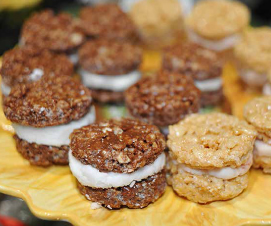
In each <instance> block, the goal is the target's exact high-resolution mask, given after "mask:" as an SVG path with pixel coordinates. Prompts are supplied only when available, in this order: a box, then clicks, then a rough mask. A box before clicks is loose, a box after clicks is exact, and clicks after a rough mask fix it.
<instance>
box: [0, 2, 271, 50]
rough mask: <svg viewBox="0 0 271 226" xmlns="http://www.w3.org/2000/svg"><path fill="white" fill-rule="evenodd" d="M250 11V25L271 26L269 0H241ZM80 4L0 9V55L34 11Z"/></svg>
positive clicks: (68, 8)
mask: <svg viewBox="0 0 271 226" xmlns="http://www.w3.org/2000/svg"><path fill="white" fill-rule="evenodd" d="M0 1H1V0H0ZM242 2H244V3H245V4H246V5H247V6H248V7H249V8H250V9H251V11H252V24H251V25H252V26H262V25H268V26H271V1H270V0H242ZM81 6H82V4H81V3H79V2H78V1H76V0H43V1H41V3H39V4H38V5H36V6H32V7H25V8H23V9H20V10H16V11H12V10H2V11H1V10H0V55H2V54H3V52H4V51H6V50H8V49H10V48H12V47H13V46H14V45H16V44H17V42H18V37H19V34H20V27H21V25H22V23H23V21H24V20H25V19H26V18H27V17H28V16H29V15H30V14H31V13H32V12H34V11H37V10H41V9H44V8H52V9H54V10H55V11H56V12H58V11H62V10H64V11H67V12H70V13H72V14H73V15H76V14H77V12H78V9H79V8H80V7H81Z"/></svg>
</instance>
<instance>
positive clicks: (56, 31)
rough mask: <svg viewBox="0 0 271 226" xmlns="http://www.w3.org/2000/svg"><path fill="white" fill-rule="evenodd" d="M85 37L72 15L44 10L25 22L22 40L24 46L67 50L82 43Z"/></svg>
mask: <svg viewBox="0 0 271 226" xmlns="http://www.w3.org/2000/svg"><path fill="white" fill-rule="evenodd" d="M84 39H85V38H84V35H83V34H82V32H81V31H80V28H79V25H78V22H77V21H76V20H75V19H73V18H72V16H71V15H69V14H67V13H60V14H58V15H55V14H54V12H53V11H52V10H44V11H42V12H37V13H35V14H33V15H32V16H31V17H30V18H29V19H28V20H27V21H26V22H25V23H24V25H23V28H22V31H21V40H20V42H21V44H22V45H24V46H34V47H35V48H38V49H50V50H52V51H64V52H66V51H69V50H72V49H74V48H76V47H78V46H79V45H81V44H82V43H83V41H84Z"/></svg>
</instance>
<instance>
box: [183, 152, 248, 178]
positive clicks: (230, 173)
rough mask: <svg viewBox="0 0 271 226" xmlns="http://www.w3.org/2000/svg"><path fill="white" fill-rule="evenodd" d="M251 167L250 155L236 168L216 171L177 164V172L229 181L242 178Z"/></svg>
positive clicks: (217, 169) (223, 168)
mask: <svg viewBox="0 0 271 226" xmlns="http://www.w3.org/2000/svg"><path fill="white" fill-rule="evenodd" d="M251 165H252V154H251V155H250V157H249V159H248V161H247V162H246V163H245V164H244V165H241V166H239V167H237V168H231V167H222V168H216V169H194V168H191V167H189V166H187V165H185V164H178V171H179V172H180V173H181V172H183V171H185V172H188V173H191V174H194V175H199V176H201V175H209V176H213V177H216V178H220V179H224V180H229V179H233V178H236V177H238V176H242V175H244V174H246V173H247V172H248V171H249V169H250V167H251Z"/></svg>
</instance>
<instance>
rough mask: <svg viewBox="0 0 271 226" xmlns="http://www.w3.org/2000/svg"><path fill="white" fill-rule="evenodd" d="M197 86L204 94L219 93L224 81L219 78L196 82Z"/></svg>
mask: <svg viewBox="0 0 271 226" xmlns="http://www.w3.org/2000/svg"><path fill="white" fill-rule="evenodd" d="M195 85H196V87H197V88H198V89H200V90H201V91H202V92H212V91H218V90H219V89H220V88H221V87H222V79H221V78H220V77H218V78H212V79H206V80H202V81H199V80H195Z"/></svg>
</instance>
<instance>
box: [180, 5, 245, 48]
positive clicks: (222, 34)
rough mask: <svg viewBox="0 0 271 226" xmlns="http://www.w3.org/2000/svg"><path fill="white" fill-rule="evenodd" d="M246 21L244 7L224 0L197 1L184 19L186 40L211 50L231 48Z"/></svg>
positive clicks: (238, 37) (237, 40) (237, 39)
mask: <svg viewBox="0 0 271 226" xmlns="http://www.w3.org/2000/svg"><path fill="white" fill-rule="evenodd" d="M249 22H250V12H249V9H248V7H247V6H246V5H244V4H243V3H241V2H239V1H227V0H220V1H216V0H203V1H199V2H198V3H196V5H195V6H194V8H193V10H192V12H191V13H190V14H189V15H188V17H187V18H186V21H185V23H186V28H187V34H188V37H189V39H190V40H191V41H192V42H195V43H197V44H199V45H201V46H203V47H205V48H207V49H212V50H215V51H224V50H227V49H231V48H232V47H234V46H235V45H236V44H237V43H238V42H239V40H240V36H241V33H242V31H243V30H244V29H245V28H246V27H247V26H248V25H249Z"/></svg>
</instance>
